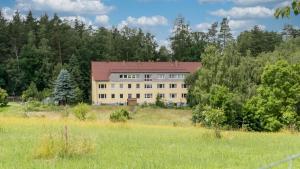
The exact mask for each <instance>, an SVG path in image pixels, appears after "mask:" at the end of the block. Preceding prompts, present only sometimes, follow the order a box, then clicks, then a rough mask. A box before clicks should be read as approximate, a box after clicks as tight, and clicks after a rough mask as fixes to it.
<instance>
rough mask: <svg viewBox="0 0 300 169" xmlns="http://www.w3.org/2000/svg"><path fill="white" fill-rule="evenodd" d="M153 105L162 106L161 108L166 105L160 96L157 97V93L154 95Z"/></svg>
mask: <svg viewBox="0 0 300 169" xmlns="http://www.w3.org/2000/svg"><path fill="white" fill-rule="evenodd" d="M155 106H157V107H162V108H164V107H166V106H165V103H164V102H163V101H162V100H161V97H159V94H157V96H156V100H155Z"/></svg>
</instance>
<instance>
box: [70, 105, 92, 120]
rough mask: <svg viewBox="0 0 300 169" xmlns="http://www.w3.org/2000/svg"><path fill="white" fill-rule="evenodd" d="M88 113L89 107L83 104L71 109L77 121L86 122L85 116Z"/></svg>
mask: <svg viewBox="0 0 300 169" xmlns="http://www.w3.org/2000/svg"><path fill="white" fill-rule="evenodd" d="M88 111H89V106H88V105H87V104H85V103H79V104H77V105H76V106H75V107H74V108H73V112H74V115H75V116H76V117H77V118H78V119H79V120H86V115H87V113H88Z"/></svg>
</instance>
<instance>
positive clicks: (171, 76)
mask: <svg viewBox="0 0 300 169" xmlns="http://www.w3.org/2000/svg"><path fill="white" fill-rule="evenodd" d="M169 78H170V79H177V74H170V75H169Z"/></svg>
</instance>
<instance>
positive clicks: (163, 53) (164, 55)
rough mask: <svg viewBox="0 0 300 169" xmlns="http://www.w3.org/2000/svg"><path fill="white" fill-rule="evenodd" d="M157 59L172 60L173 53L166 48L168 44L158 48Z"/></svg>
mask: <svg viewBox="0 0 300 169" xmlns="http://www.w3.org/2000/svg"><path fill="white" fill-rule="evenodd" d="M157 55H158V56H157V59H156V60H157V61H162V62H164V61H170V60H171V53H170V51H169V50H168V49H167V48H166V46H161V47H160V48H159V50H158V54H157Z"/></svg>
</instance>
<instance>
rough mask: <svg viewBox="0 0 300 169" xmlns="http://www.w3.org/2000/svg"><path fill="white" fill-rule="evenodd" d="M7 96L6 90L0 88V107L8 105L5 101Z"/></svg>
mask: <svg viewBox="0 0 300 169" xmlns="http://www.w3.org/2000/svg"><path fill="white" fill-rule="evenodd" d="M7 97H8V94H7V92H6V90H4V89H1V88H0V107H3V106H6V105H7V103H8V100H7Z"/></svg>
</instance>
